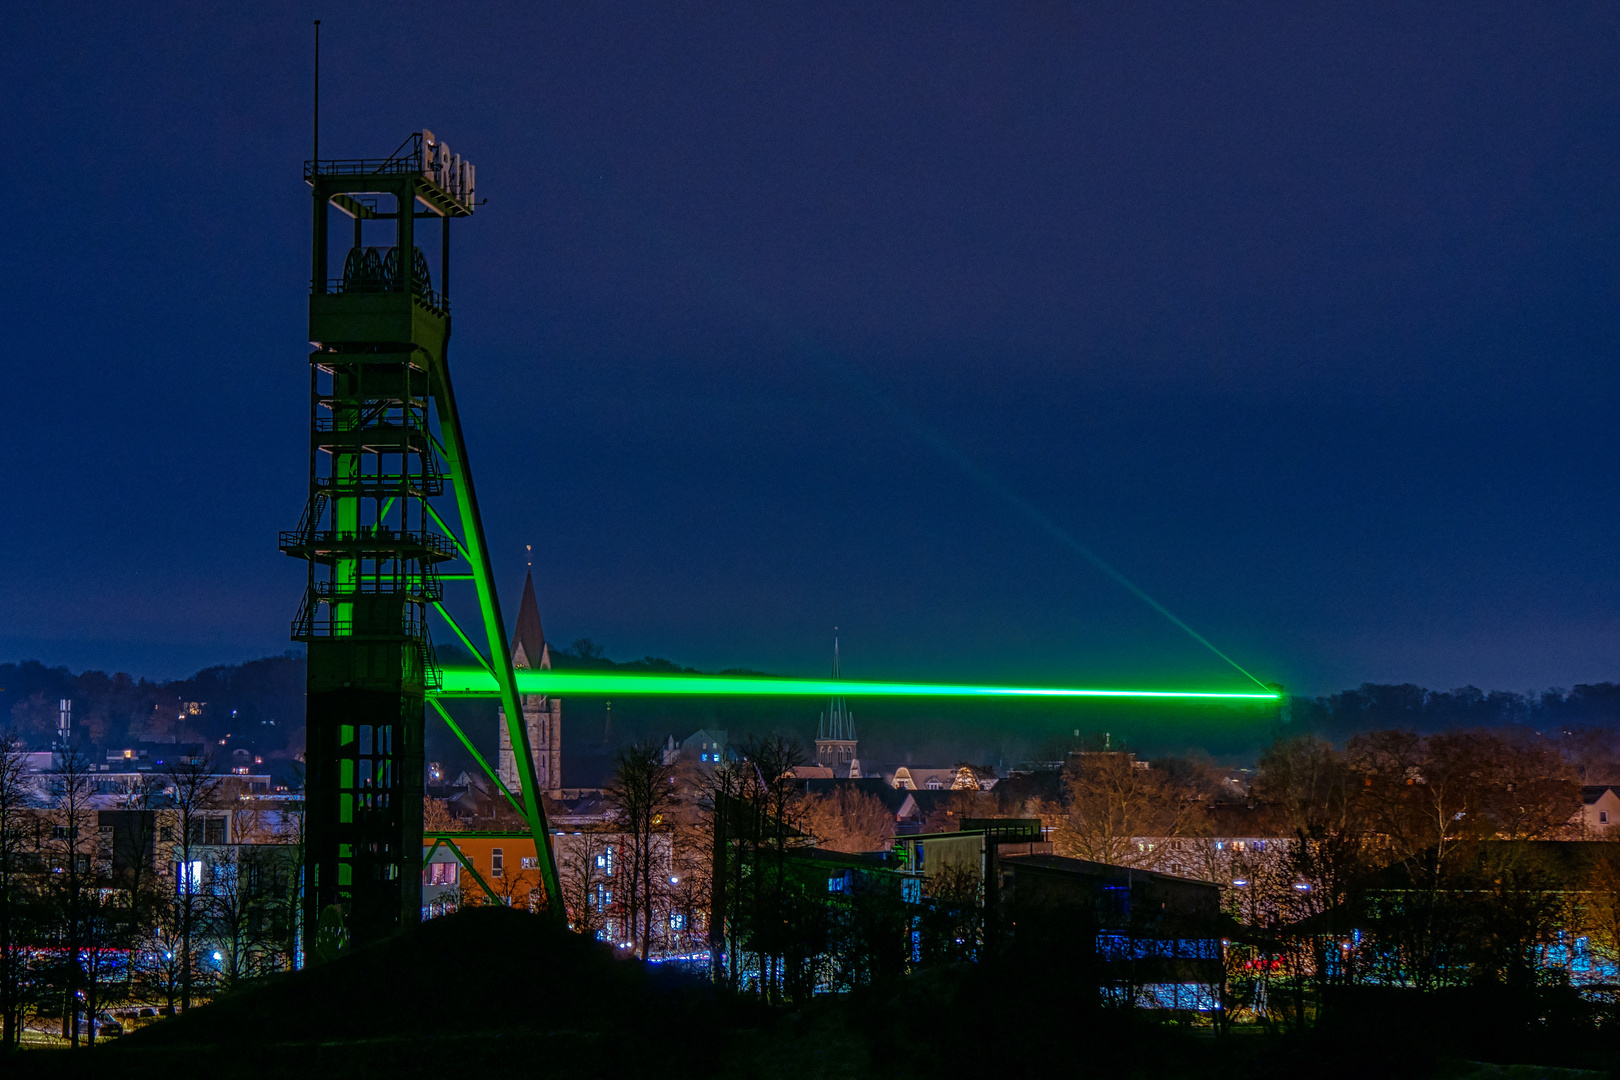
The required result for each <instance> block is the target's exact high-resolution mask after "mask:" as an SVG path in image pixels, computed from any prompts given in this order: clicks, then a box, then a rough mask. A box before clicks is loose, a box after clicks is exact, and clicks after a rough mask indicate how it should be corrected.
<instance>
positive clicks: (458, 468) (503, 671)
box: [434, 361, 567, 922]
mask: <svg viewBox="0 0 1620 1080" xmlns="http://www.w3.org/2000/svg"><path fill="white" fill-rule="evenodd" d="M434 382H435V386H434V391H435V393H434V398H435V400H436V402H437V404H438V413H439V433H440V435H441V436H443V439H442V447H443V450H444V458H445V465H446V466H447V467H448V469H449V473H450V481H451V486H452V487H453V488H454V490H455V496H456V512H457V514H458V516H459V517H460V518H461V547H462V555H463V557H464V558H465V559H466V561H467V563H468V565H469V567H470V569H471V571H472V574H473V584H474V585H475V586H476V587H477V589H478V610H479V613H480V614H481V615H482V616H483V620H484V636H485V638H486V639H487V640H488V642H489V654H488V656H487V657H482V658H481V659H486V660H487V661H488V662H489V663H490V664H491V666H492V667H493V675H491V674H490V673H489V672H484V673H483V674H484V678H486V679H488V680H489V681H490V683H491V684H492V688H493V690H494V693H492V694H491V696H494V697H499V698H500V700H501V704H502V705H503V706H504V707H505V709H506V728H507V732H508V733H509V735H510V736H511V740H512V756H513V758H514V759H515V761H514V764H515V765H516V766H517V773H518V783H519V785H520V786H521V787H522V789H523V796H522V798H523V806H522V810H523V817H524V820H525V821H526V822H527V824H528V826H529V832H530V833H531V835H533V837H534V854H535V861H536V862H537V863H538V864H539V868H540V879H541V882H542V883H543V884H544V886H545V890H546V910H547V912H548V913H549V914H550V915H551V917H552V918H554V919H556V920H558V921H559V922H563V921H566V919H567V913H566V912H565V911H564V908H563V898H562V889H561V887H560V885H559V883H558V881H557V860H556V856H555V855H554V853H553V852H552V850H551V830H550V829H549V828H548V827H547V824H546V811H545V807H544V806H543V805H542V800H543V797H544V796H543V793H542V792H541V790H540V780H539V777H538V776H537V775H536V774H535V770H534V752H533V750H532V748H531V747H530V745H529V726H528V725H527V724H525V723H524V722H523V703H522V700H521V698H520V697H519V695H520V693H521V691H519V690H518V681H517V671H516V669H515V668H514V667H513V665H512V654H511V653H510V652H509V651H508V650H507V644H506V624H505V622H504V621H503V620H502V619H501V601H500V596H499V595H498V594H497V592H496V589H495V573H494V569H493V568H492V567H491V566H490V561H489V545H488V544H487V543H486V542H485V540H484V522H483V519H482V518H481V517H479V514H478V494H477V491H476V490H475V489H474V487H473V479H472V467H471V465H470V464H469V462H468V458H467V445H466V442H465V440H464V439H463V438H462V428H461V415H460V413H459V411H458V410H457V409H456V395H455V389H454V387H453V386H452V385H451V382H450V365H449V364H448V363H447V362H442V361H441V362H440V363H439V364H437V365H436V366H435V371H434ZM434 517H435V519H437V517H438V515H437V514H435V515H434Z"/></svg>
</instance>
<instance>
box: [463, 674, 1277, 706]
mask: <svg viewBox="0 0 1620 1080" xmlns="http://www.w3.org/2000/svg"><path fill="white" fill-rule="evenodd" d="M442 674H443V687H442V688H441V689H440V690H438V691H437V696H438V697H497V696H499V693H500V691H499V689H498V688H497V686H496V683H495V679H494V677H493V676H492V675H490V674H489V672H487V671H484V670H482V669H481V668H475V667H447V668H445V669H444V671H443V673H442ZM517 680H518V690H519V691H520V692H521V693H524V694H670V695H676V694H678V695H701V696H710V695H714V696H720V695H731V696H743V697H832V696H835V695H836V696H839V697H1044V698H1170V699H1183V700H1202V701H1276V700H1277V698H1278V697H1279V696H1280V695H1278V694H1275V693H1272V692H1270V691H1267V692H1265V693H1240V692H1233V691H1226V690H1114V689H1099V688H1091V687H1068V686H962V685H956V684H951V683H907V682H862V681H860V680H857V679H767V678H753V677H748V676H740V675H739V676H730V675H625V674H620V673H618V672H611V671H532V670H519V671H518V673H517Z"/></svg>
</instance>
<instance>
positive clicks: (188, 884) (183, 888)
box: [174, 859, 203, 896]
mask: <svg viewBox="0 0 1620 1080" xmlns="http://www.w3.org/2000/svg"><path fill="white" fill-rule="evenodd" d="M174 870H175V875H174V876H175V884H176V886H177V887H178V888H179V890H180V892H181V894H182V895H188V896H189V895H190V894H191V893H194V892H197V891H198V890H199V889H200V888H201V887H202V872H203V864H202V860H201V859H193V860H192V861H191V862H183V863H176V864H175V867H174Z"/></svg>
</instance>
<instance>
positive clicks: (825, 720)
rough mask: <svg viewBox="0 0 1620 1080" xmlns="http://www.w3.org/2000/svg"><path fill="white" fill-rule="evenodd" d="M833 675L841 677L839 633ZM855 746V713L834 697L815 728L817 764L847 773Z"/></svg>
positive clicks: (834, 640)
mask: <svg viewBox="0 0 1620 1080" xmlns="http://www.w3.org/2000/svg"><path fill="white" fill-rule="evenodd" d="M835 629H836V628H835ZM832 677H833V678H834V679H837V678H840V677H841V673H840V671H839V660H838V638H837V636H836V634H835V635H834V637H833V666H832ZM855 749H856V744H855V716H854V714H852V713H851V712H850V711H849V709H848V707H846V706H845V705H844V699H843V698H841V697H834V698H833V699H832V700H831V701H829V702H828V703H827V711H826V712H824V713H822V714H821V724H820V725H819V727H818V728H817V729H816V764H818V765H825V766H827V767H828V768H830V769H832V770H833V774H834V775H835V776H848V775H850V772H851V770H850V765H851V763H852V762H854V761H855V760H856V757H855Z"/></svg>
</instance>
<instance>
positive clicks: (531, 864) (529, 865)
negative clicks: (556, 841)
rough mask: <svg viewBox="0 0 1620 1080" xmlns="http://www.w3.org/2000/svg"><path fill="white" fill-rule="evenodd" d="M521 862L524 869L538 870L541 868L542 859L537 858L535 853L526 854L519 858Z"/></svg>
mask: <svg viewBox="0 0 1620 1080" xmlns="http://www.w3.org/2000/svg"><path fill="white" fill-rule="evenodd" d="M519 862H520V863H521V865H522V869H524V870H538V869H540V860H539V859H537V858H535V857H534V856H533V855H525V856H523V858H522V859H520V860H519Z"/></svg>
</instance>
